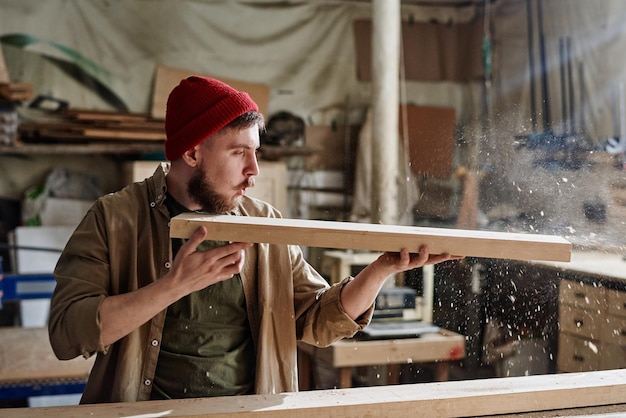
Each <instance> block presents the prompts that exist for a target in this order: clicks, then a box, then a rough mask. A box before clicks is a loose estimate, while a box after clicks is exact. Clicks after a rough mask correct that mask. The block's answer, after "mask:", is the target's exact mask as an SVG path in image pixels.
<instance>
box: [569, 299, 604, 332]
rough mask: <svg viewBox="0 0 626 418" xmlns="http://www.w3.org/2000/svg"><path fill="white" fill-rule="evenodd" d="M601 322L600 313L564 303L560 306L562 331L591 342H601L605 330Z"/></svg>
mask: <svg viewBox="0 0 626 418" xmlns="http://www.w3.org/2000/svg"><path fill="white" fill-rule="evenodd" d="M601 322H602V318H601V316H600V311H588V310H586V309H580V308H576V307H574V306H571V305H565V304H563V303H561V304H560V305H559V326H560V327H561V331H565V332H567V333H570V334H573V335H576V336H578V337H584V338H587V339H590V340H599V339H600V337H601V336H602V335H601V329H602V328H603V327H602V325H603V324H601Z"/></svg>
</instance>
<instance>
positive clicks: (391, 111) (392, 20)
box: [371, 0, 400, 225]
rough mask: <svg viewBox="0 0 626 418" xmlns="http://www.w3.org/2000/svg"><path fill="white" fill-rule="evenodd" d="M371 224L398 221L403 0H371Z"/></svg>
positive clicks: (391, 223) (395, 222)
mask: <svg viewBox="0 0 626 418" xmlns="http://www.w3.org/2000/svg"><path fill="white" fill-rule="evenodd" d="M372 26H373V29H372V122H373V123H372V150H371V151H372V223H383V224H388V225H394V224H397V222H398V203H397V202H398V182H397V176H398V172H399V166H398V152H399V144H398V96H399V94H398V87H399V80H398V74H399V65H400V1H399V0H373V1H372Z"/></svg>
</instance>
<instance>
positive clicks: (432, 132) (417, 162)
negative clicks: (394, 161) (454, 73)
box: [400, 104, 456, 179]
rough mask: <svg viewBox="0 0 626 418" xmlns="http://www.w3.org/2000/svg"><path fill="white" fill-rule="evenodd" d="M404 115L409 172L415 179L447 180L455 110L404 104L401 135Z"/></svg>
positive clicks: (450, 171)
mask: <svg viewBox="0 0 626 418" xmlns="http://www.w3.org/2000/svg"><path fill="white" fill-rule="evenodd" d="M405 112H406V119H407V128H408V142H409V161H410V163H411V171H412V172H413V173H414V174H415V175H417V176H429V177H437V178H444V179H449V178H450V176H451V175H452V169H453V160H454V147H455V139H454V131H455V124H456V111H455V109H454V108H450V107H432V106H416V105H411V104H409V105H403V107H402V108H401V109H400V132H402V126H403V124H404V122H403V120H404V114H405Z"/></svg>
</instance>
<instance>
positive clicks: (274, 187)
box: [123, 161, 289, 216]
mask: <svg viewBox="0 0 626 418" xmlns="http://www.w3.org/2000/svg"><path fill="white" fill-rule="evenodd" d="M158 164H160V162H159V161H130V162H128V163H126V165H125V167H124V169H123V177H124V184H129V183H132V182H135V181H143V180H144V179H145V178H146V177H150V176H151V175H152V174H153V173H154V170H155V169H156V167H157V165H158ZM259 170H260V175H259V176H258V177H257V178H256V184H255V185H254V187H252V188H250V189H248V190H247V191H246V193H247V194H248V195H249V196H252V197H256V198H257V199H261V200H264V201H266V202H268V203H270V204H272V205H273V206H275V207H276V209H278V210H280V211H281V213H282V214H283V216H288V215H289V212H288V209H289V208H288V204H287V165H286V164H285V163H284V162H280V161H259Z"/></svg>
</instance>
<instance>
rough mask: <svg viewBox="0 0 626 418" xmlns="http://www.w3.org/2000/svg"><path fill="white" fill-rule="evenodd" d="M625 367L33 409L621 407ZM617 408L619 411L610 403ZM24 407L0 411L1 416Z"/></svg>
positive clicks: (487, 412)
mask: <svg viewBox="0 0 626 418" xmlns="http://www.w3.org/2000/svg"><path fill="white" fill-rule="evenodd" d="M624 393H626V370H608V371H601V372H586V373H567V374H553V375H537V376H524V377H507V378H491V379H476V380H465V381H451V382H441V383H418V384H404V385H391V386H376V387H363V388H352V389H330V390H316V391H309V392H295V393H281V394H272V395H248V396H236V397H232V396H228V397H217V398H205V399H186V400H166V401H150V402H127V403H111V404H99V405H75V406H58V407H38V408H37V411H38V413H40V414H41V415H42V416H44V415H45V416H46V417H48V418H56V417H64V418H71V417H84V416H90V417H92V418H102V417H110V416H168V417H206V418H217V417H242V416H245V417H250V418H255V417H263V418H265V417H272V418H282V417H285V418H287V417H293V416H299V417H303V418H304V417H311V418H321V417H327V416H342V417H346V418H349V417H354V418H356V417H362V416H381V417H386V416H394V417H414V416H416V411H419V414H418V415H420V416H437V417H461V416H477V417H478V416H491V415H497V414H524V413H529V412H540V411H548V410H560V409H572V408H588V407H598V406H607V405H612V406H614V408H613V409H618V410H619V411H626V399H625V396H624ZM615 406H618V408H615ZM32 412H33V411H32V410H30V409H29V408H13V409H0V415H2V416H3V417H5V418H22V417H29V416H32Z"/></svg>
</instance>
